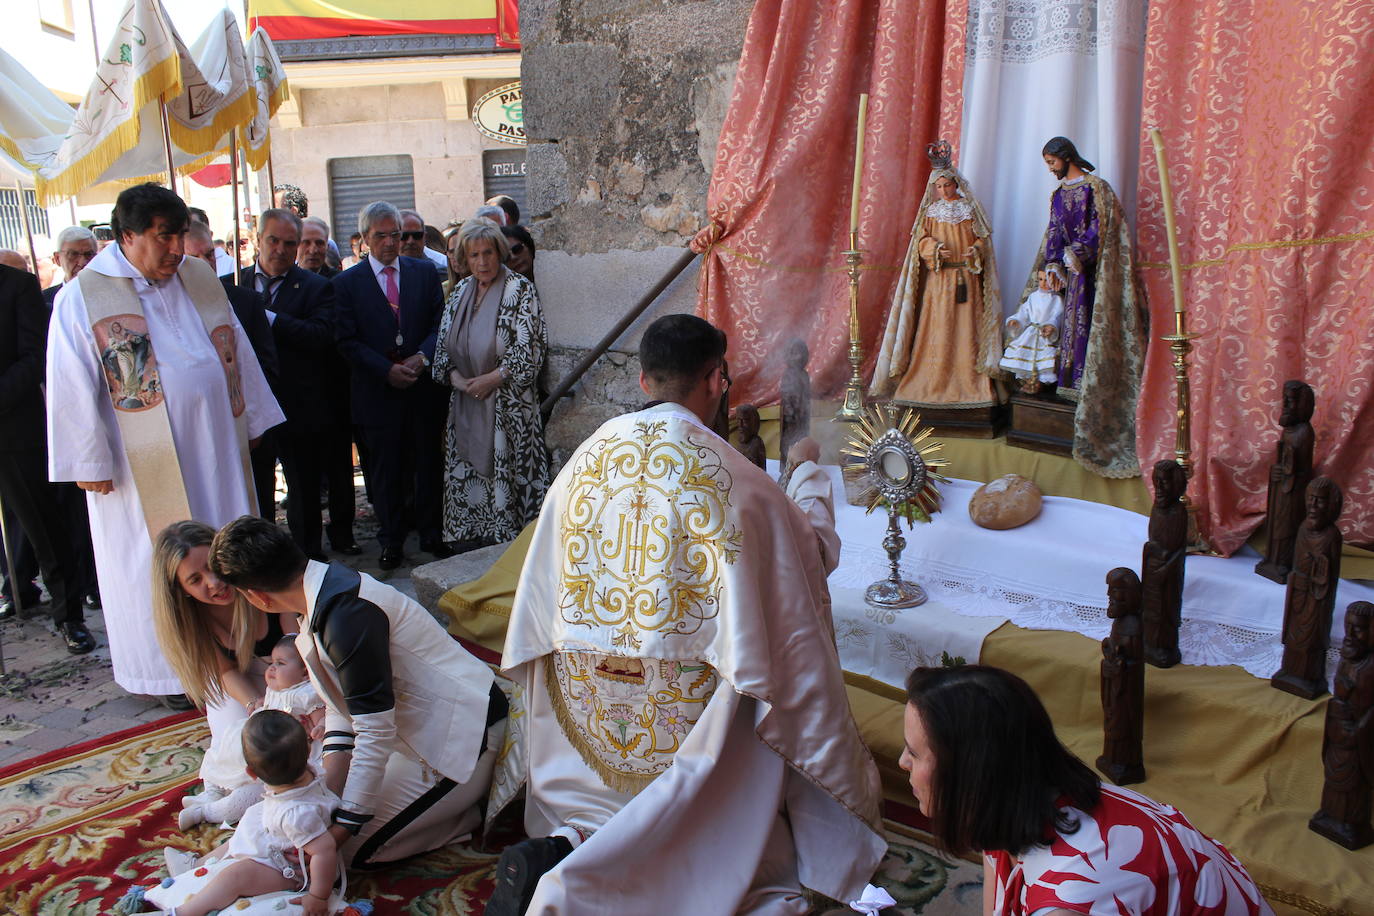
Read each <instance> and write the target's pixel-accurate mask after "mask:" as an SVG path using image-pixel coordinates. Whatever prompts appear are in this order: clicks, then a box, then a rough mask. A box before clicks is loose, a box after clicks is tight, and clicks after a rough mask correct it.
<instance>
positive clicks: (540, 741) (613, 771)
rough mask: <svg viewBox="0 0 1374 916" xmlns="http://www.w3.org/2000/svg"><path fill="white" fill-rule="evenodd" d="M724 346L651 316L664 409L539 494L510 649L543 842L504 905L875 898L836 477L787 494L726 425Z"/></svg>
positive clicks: (717, 908)
mask: <svg viewBox="0 0 1374 916" xmlns="http://www.w3.org/2000/svg"><path fill="white" fill-rule="evenodd" d="M725 343H726V341H725V335H724V334H722V333H721V332H720V331H719V330H718V329H716V328H715V327H713V326H712V325H710V324H709V323H707V322H705V321H703V320H702V319H700V318H697V317H695V316H692V315H669V316H665V317H663V318H660V319H658V320H657V321H655V322H654V323H653V324H652V325H650V326H649V328H648V329H647V330H646V331H645V333H644V337H643V339H642V341H641V344H640V362H641V369H642V374H641V377H640V378H641V384H642V385H643V387H644V389H645V391H646V393H648V394H649V396H650V397H651V398H654V399H655V401H654V402H653V403H651V405H650V406H649V407H647V408H645V409H644V410H641V411H639V412H637V413H631V414H627V415H625V416H621V417H617V418H615V419H613V420H611V421H609V422H607V423H606V424H604V425H603V426H602V427H601V428H600V429H599V430H597V432H596V433H594V434H593V435H592V436H591V438H589V439H588V440H587V441H586V442H584V443H583V444H582V445H581V446H579V447H578V449H577V450H576V451H575V452H574V453H573V455H572V457H571V458H570V459H569V461H568V463H567V464H566V466H565V467H564V468H563V471H562V473H560V474H559V476H558V479H557V480H556V481H555V483H554V484H553V487H552V489H551V490H550V491H549V495H548V497H547V498H546V500H545V502H544V507H543V511H542V512H541V513H540V517H539V522H538V525H537V527H536V529H535V533H534V537H533V541H532V542H531V545H530V551H529V554H528V557H527V559H526V561H525V565H524V569H523V571H522V573H521V577H520V583H519V586H518V589H517V591H516V597H515V604H514V608H513V610H512V612H511V621H510V627H509V629H508V631H507V636H506V644H505V650H504V655H503V664H504V665H505V667H506V670H507V671H508V672H509V673H510V676H511V677H512V679H514V680H515V681H516V683H517V684H519V685H521V686H522V687H523V696H524V702H525V704H526V710H527V712H526V716H525V721H524V723H523V728H522V732H523V734H522V735H521V736H520V737H519V739H518V743H517V746H516V748H515V750H514V753H513V754H511V755H510V756H509V759H512V760H515V761H517V762H518V763H519V764H520V765H521V766H523V768H524V771H525V773H524V775H526V776H527V798H526V806H525V827H526V830H527V831H528V833H529V835H530V837H531V838H532V839H529V840H525V841H523V842H521V843H519V844H516V845H514V846H511V847H509V848H508V849H507V850H506V851H505V852H504V853H503V854H502V856H501V860H500V862H499V864H498V866H497V875H496V891H495V893H494V895H493V897H492V899H491V901H490V902H489V903H488V906H487V910H486V913H487V916H515V914H521V913H525V912H530V913H539V914H553V913H557V914H561V916H576V914H582V913H587V914H593V913H598V914H599V913H654V914H658V916H666V914H683V916H687V914H693V916H695V914H702V913H712V914H731V913H770V914H773V913H778V914H782V913H798V914H800V913H805V912H806V909H807V906H806V900H805V898H804V897H803V893H802V888H803V887H809V888H812V889H814V890H816V891H819V892H820V893H823V894H825V895H827V896H830V897H832V898H836V899H839V900H851V899H854V898H856V897H858V896H859V894H860V892H861V891H862V889H863V888H864V885H865V883H866V882H867V881H868V879H869V878H870V877H871V876H872V874H873V872H874V870H875V869H876V868H877V866H878V863H879V861H880V860H881V858H882V855H883V852H884V850H885V849H886V844H885V843H884V842H883V839H882V837H881V835H880V834H879V833H878V824H879V799H880V789H879V783H878V773H877V769H876V767H875V766H874V763H873V760H872V757H871V756H870V755H869V753H868V750H867V748H865V746H864V744H863V742H862V740H861V739H860V737H859V732H858V728H857V726H856V725H855V723H854V719H853V717H852V715H851V714H850V711H849V705H848V702H847V700H846V697H845V690H844V681H843V677H842V673H841V670H840V661H839V655H838V652H837V651H836V647H835V639H834V632H833V626H832V624H831V620H830V612H829V600H828V592H827V588H826V576H827V574H828V572H829V571H830V570H831V569H833V568H834V567H835V565H836V563H838V560H839V542H838V538H837V537H836V535H835V532H834V508H833V503H832V502H831V498H832V497H831V494H830V485H829V482H828V479H827V478H826V476H825V474H824V472H823V471H822V470H821V469H820V468H819V467H818V466H817V465H816V464H815V463H814V460H812V461H806V462H804V463H802V464H801V465H800V466H798V467H797V468H796V470H795V471H794V472H793V474H792V477H791V482H790V483H789V485H788V489H787V491H786V492H784V490H783V489H782V488H781V487H779V485H778V484H777V483H776V482H774V481H773V480H772V479H771V478H770V477H768V475H767V474H765V473H764V472H763V471H761V470H760V469H759V468H757V467H755V466H754V465H753V464H751V463H750V462H749V461H748V459H746V458H745V457H744V456H743V455H742V454H740V453H739V452H737V451H736V450H735V449H734V448H732V447H731V446H730V444H729V443H727V442H726V441H725V440H723V439H721V438H720V437H718V436H717V435H716V434H715V433H713V432H712V431H711V428H710V426H709V424H708V422H707V421H708V419H709V418H710V417H711V415H712V414H714V412H715V410H716V409H717V408H718V406H719V404H720V402H721V397H722V396H723V395H724V393H725V392H726V390H727V389H728V387H729V375H728V371H727V368H726V364H725ZM797 448H798V449H800V450H808V449H809V450H810V452H811V455H810V457H811V458H812V459H814V457H815V456H816V454H815V453H816V447H815V443H814V442H811V441H810V440H803V442H801V443H798V445H797Z"/></svg>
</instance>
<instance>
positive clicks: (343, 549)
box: [329, 541, 363, 557]
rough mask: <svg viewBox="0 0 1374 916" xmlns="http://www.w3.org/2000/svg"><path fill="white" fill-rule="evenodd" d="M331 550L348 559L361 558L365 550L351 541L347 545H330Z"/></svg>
mask: <svg viewBox="0 0 1374 916" xmlns="http://www.w3.org/2000/svg"><path fill="white" fill-rule="evenodd" d="M329 549H330V550H332V551H334V552H335V553H341V554H343V555H344V556H346V557H356V556H361V555H362V552H363V549H362V548H361V547H359V546H358V545H357V543H356V542H355V541H349V542H348V543H347V544H334V543H330V545H329Z"/></svg>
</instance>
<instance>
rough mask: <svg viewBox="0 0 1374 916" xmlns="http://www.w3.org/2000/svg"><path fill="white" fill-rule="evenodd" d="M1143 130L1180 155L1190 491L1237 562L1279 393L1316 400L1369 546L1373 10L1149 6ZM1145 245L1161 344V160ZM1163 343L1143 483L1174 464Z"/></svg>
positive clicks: (1347, 518) (1266, 458) (1351, 513)
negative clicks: (1290, 387) (1293, 385)
mask: <svg viewBox="0 0 1374 916" xmlns="http://www.w3.org/2000/svg"><path fill="white" fill-rule="evenodd" d="M1146 55H1147V56H1146V64H1145V91H1144V116H1143V119H1142V120H1143V124H1144V125H1147V126H1150V125H1158V126H1159V127H1160V128H1161V129H1162V130H1163V133H1164V140H1165V145H1166V147H1167V149H1168V156H1169V172H1170V177H1171V178H1172V181H1173V187H1174V198H1175V207H1176V209H1177V218H1178V229H1179V244H1180V248H1181V250H1182V260H1183V261H1184V263H1185V265H1186V267H1187V269H1186V270H1185V272H1184V298H1185V300H1186V303H1187V306H1188V324H1189V330H1191V331H1195V332H1197V333H1199V334H1200V335H1202V336H1201V337H1200V339H1198V340H1197V341H1196V342H1195V344H1194V346H1195V349H1194V351H1193V355H1192V372H1191V381H1192V404H1193V436H1192V445H1193V450H1194V458H1195V462H1196V473H1195V476H1194V479H1193V483H1192V485H1191V487H1190V492H1191V494H1192V495H1193V498H1194V500H1195V501H1196V502H1198V503H1199V505H1200V506H1201V507H1202V511H1201V513H1200V522H1201V525H1202V527H1203V529H1204V533H1205V534H1206V535H1207V536H1208V537H1209V538H1210V540H1211V542H1212V544H1213V546H1215V547H1216V548H1217V549H1218V550H1220V551H1221V552H1223V553H1225V554H1230V553H1232V552H1233V551H1235V550H1236V549H1237V548H1239V547H1240V546H1241V545H1242V544H1243V543H1244V542H1245V540H1246V538H1247V537H1248V536H1249V534H1250V533H1251V532H1252V531H1253V530H1254V529H1255V528H1256V527H1257V526H1258V525H1259V524H1260V522H1261V521H1262V519H1263V515H1264V512H1265V498H1266V486H1267V481H1268V470H1269V465H1270V463H1271V462H1272V461H1273V459H1274V449H1275V444H1276V442H1277V440H1278V434H1279V428H1278V413H1279V406H1280V401H1281V395H1282V389H1283V383H1284V381H1285V380H1287V379H1302V380H1303V381H1306V382H1307V383H1308V384H1309V385H1311V386H1312V387H1313V389H1314V390H1315V391H1316V403H1317V409H1316V415H1315V416H1314V418H1313V426H1314V428H1315V430H1316V439H1317V447H1316V462H1317V472H1318V473H1319V474H1324V475H1326V476H1328V477H1331V478H1333V479H1334V480H1335V481H1336V482H1337V483H1339V484H1340V485H1341V487H1342V489H1344V491H1345V512H1344V514H1343V515H1342V517H1341V521H1340V527H1341V529H1342V531H1343V532H1344V534H1345V537H1346V540H1347V542H1353V543H1356V544H1361V545H1369V544H1371V543H1374V308H1371V306H1370V297H1371V294H1370V283H1371V277H1374V117H1371V115H1370V108H1369V105H1370V99H1371V98H1374V16H1371V15H1370V6H1369V3H1368V2H1367V0H1326V2H1322V3H1290V2H1286V0H1197V2H1189V3H1167V4H1165V3H1152V4H1151V5H1150V11H1149V36H1148V40H1147V47H1146ZM1138 226H1139V247H1140V260H1141V261H1142V262H1144V263H1143V265H1142V271H1141V272H1142V275H1143V278H1144V281H1145V285H1146V289H1147V291H1148V296H1149V301H1150V307H1151V312H1152V322H1151V324H1152V333H1153V335H1154V336H1155V337H1156V338H1158V337H1159V336H1160V335H1163V334H1166V333H1170V331H1171V329H1172V327H1173V320H1174V316H1173V307H1172V305H1173V304H1172V298H1171V290H1170V284H1169V271H1168V268H1167V262H1168V248H1167V244H1166V238H1165V232H1164V220H1163V214H1162V211H1161V208H1160V199H1159V176H1158V174H1157V170H1156V168H1155V160H1154V154H1153V152H1152V150H1151V149H1150V148H1149V147H1148V145H1147V146H1146V147H1145V149H1144V151H1143V154H1142V156H1141V170H1140V197H1139V220H1138ZM1170 360H1171V354H1170V352H1169V349H1168V346H1167V345H1165V344H1162V343H1160V342H1159V341H1158V340H1157V339H1156V340H1155V341H1154V342H1153V344H1152V346H1151V348H1150V354H1149V360H1148V363H1147V366H1146V371H1145V378H1144V386H1143V391H1142V394H1141V399H1140V408H1139V411H1138V418H1137V419H1138V423H1137V430H1138V444H1139V453H1140V455H1141V459H1142V462H1143V464H1144V467H1145V468H1146V470H1147V473H1148V468H1149V467H1150V466H1151V465H1152V464H1153V462H1155V461H1156V460H1158V459H1161V458H1168V457H1172V456H1173V448H1174V416H1173V411H1174V403H1175V400H1174V379H1173V375H1174V373H1173V367H1172V365H1171V363H1170Z"/></svg>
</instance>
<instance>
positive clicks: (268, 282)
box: [258, 274, 286, 302]
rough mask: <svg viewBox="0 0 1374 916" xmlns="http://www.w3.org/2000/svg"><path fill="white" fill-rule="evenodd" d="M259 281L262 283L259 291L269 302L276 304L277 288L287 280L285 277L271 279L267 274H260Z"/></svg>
mask: <svg viewBox="0 0 1374 916" xmlns="http://www.w3.org/2000/svg"><path fill="white" fill-rule="evenodd" d="M258 279H259V280H261V281H262V288H261V289H259V290H258V292H260V293H262V294H263V295H265V296H266V297H267V301H268V302H276V301H277V287H278V286H279V285H280V284H281V281H282V280H284V279H286V278H285V277H284V276H282V277H269V276H267V274H258Z"/></svg>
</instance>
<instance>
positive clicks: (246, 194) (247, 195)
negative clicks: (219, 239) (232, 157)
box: [234, 156, 253, 274]
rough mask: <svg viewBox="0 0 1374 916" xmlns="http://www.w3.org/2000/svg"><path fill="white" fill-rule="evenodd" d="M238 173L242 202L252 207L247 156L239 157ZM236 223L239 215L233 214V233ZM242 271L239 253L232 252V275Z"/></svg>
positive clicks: (236, 227)
mask: <svg viewBox="0 0 1374 916" xmlns="http://www.w3.org/2000/svg"><path fill="white" fill-rule="evenodd" d="M239 173H240V174H241V175H242V176H243V202H244V204H245V205H246V206H247V207H249V208H251V207H252V206H253V200H252V197H253V194H252V191H250V190H249V188H248V157H247V156H240V157H239ZM238 223H239V214H237V213H235V214H234V231H235V232H237V231H238ZM234 244H235V245H237V244H238V242H235V243H234ZM242 269H243V267H242V265H240V264H239V253H238V251H235V252H234V273H235V274H237V273H238V272H239V271H240V270H242Z"/></svg>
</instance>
